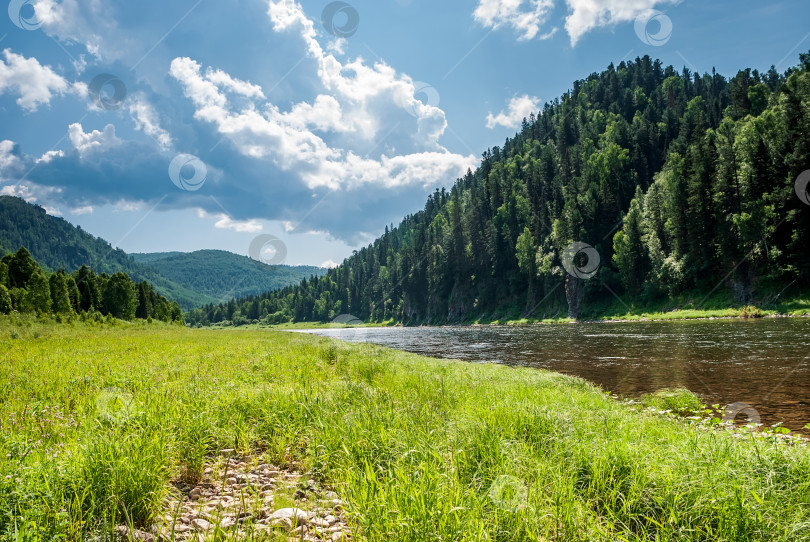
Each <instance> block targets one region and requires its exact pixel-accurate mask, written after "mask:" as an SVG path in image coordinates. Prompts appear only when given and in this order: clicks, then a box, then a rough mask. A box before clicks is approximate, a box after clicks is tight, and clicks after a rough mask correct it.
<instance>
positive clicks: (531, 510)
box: [0, 317, 810, 541]
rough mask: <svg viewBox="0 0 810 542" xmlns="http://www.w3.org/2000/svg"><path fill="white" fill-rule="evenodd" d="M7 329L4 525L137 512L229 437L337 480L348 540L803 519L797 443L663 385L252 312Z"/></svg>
mask: <svg viewBox="0 0 810 542" xmlns="http://www.w3.org/2000/svg"><path fill="white" fill-rule="evenodd" d="M0 349H2V351H3V352H4V354H3V359H4V363H3V364H2V365H1V366H0V387H1V388H2V389H3V390H4V394H3V396H4V401H2V402H0V420H2V424H3V425H2V426H1V427H0V452H1V453H0V533H1V534H0V537H2V539H4V540H10V539H12V538H14V539H18V538H19V536H18V535H19V533H20V532H21V531H20V529H24V530H25V532H26V533H27V534H30V538H28V539H42V540H44V539H53V538H57V537H58V536H60V535H63V534H65V533H67V535H66V538H68V539H78V538H86V537H87V536H88V535H89V533H91V532H96V533H100V532H107V531H109V532H116V530H115V529H116V526H119V525H120V524H121V523H123V522H126V518H129V519H130V520H131V521H132V523H133V528H136V529H148V528H149V526H150V525H151V524H152V523H153V522H154V520H155V517H156V514H158V513H159V512H160V511H161V509H162V508H161V503H162V502H164V501H165V499H166V497H167V496H168V493H169V491H170V488H171V487H172V484H173V483H174V484H176V483H179V482H180V481H182V480H183V479H184V478H187V477H190V478H191V479H192V480H193V479H195V478H196V479H197V480H200V479H203V478H204V474H205V473H204V470H205V466H206V465H208V464H210V462H211V461H212V460H213V459H216V458H217V457H220V456H221V454H222V453H223V451H224V450H234V451H235V453H238V454H240V455H241V456H244V457H253V458H256V461H257V462H263V463H266V464H272V465H274V466H278V468H280V469H290V470H292V471H295V472H298V473H301V475H302V477H301V479H302V480H309V479H312V480H314V482H315V483H316V484H317V485H318V487H320V488H323V489H324V490H328V491H333V492H334V493H335V494H336V495H338V497H339V499H340V500H341V503H342V504H341V508H342V514H343V516H342V517H343V518H344V520H345V522H346V525H347V528H346V532H350V533H352V534H351V536H352V539H354V540H428V539H440V538H441V539H447V540H450V539H455V540H495V539H498V540H526V539H531V540H608V539H610V540H614V539H625V540H639V541H640V540H649V539H656V538H657V539H658V540H675V539H678V540H707V539H713V540H718V539H721V540H757V539H762V540H765V539H767V540H786V541H787V540H807V539H810V534H808V533H807V530H806V528H805V526H806V525H807V524H808V522H810V510H808V509H807V507H806V503H807V502H808V499H810V452H808V449H807V447H806V446H800V445H795V444H793V443H792V442H788V441H784V440H782V439H779V438H775V437H773V438H772V437H768V436H758V437H756V438H751V437H750V436H749V437H747V438H735V437H734V436H733V434H726V432H725V431H721V432H718V431H713V430H707V429H706V428H705V427H701V426H699V425H698V424H695V423H692V422H690V421H689V420H684V419H673V418H670V417H668V416H664V415H661V414H660V412H661V411H666V410H671V409H672V408H677V407H678V405H679V404H681V402H682V396H678V395H674V396H673V397H675V399H672V400H670V399H667V398H666V397H663V398H662V397H659V398H658V399H657V400H658V401H663V402H659V403H654V402H648V403H643V404H639V405H633V404H624V403H622V402H620V401H617V400H616V399H615V398H613V397H611V396H609V395H607V394H605V393H604V392H603V391H601V390H600V389H599V388H597V387H596V386H593V385H591V384H589V383H587V382H585V381H584V380H581V379H579V378H574V377H570V376H564V375H561V374H558V373H553V372H550V371H541V370H535V369H528V368H512V367H508V366H503V365H496V364H470V363H463V362H456V361H448V360H436V359H431V358H426V357H422V356H418V355H414V354H408V353H405V352H400V351H395V350H391V349H387V348H383V347H379V346H374V345H368V344H363V345H351V344H347V343H343V342H339V341H335V340H331V339H327V338H319V337H314V336H310V335H306V334H298V333H279V332H273V331H262V330H258V331H257V330H245V329H236V330H234V329H231V330H221V331H220V330H193V329H188V328H182V327H178V326H169V325H159V324H151V325H149V324H145V323H134V324H129V323H116V324H115V325H109V324H85V323H80V322H74V323H73V324H55V323H53V322H50V321H45V322H43V321H36V320H26V319H22V318H19V317H18V318H15V319H11V318H3V319H0ZM668 401H670V402H668ZM671 401H674V403H673V402H671ZM687 402H688V401H687ZM670 407H672V408H670ZM214 472H216V471H214ZM79 489H81V491H79ZM275 500H276V501H278V502H286V503H288V504H289V501H288V500H285V498H284V497H283V496H282V495H276V496H275ZM245 521H246V522H248V523H251V522H258V518H251V517H248V518H247V519H245ZM276 534H278V536H282V535H284V531H283V530H279V531H277V530H276V529H275V526H271V528H270V529H269V530H267V531H264V532H263V536H271V535H272V536H276ZM217 536H219V538H217ZM234 536H235V535H233V534H229V532H223V533H220V534H218V535H215V534H212V535H211V536H210V537H209V538H207V540H208V539H210V540H214V539H215V538H216V539H217V540H233V539H235V538H234ZM284 536H285V537H286V535H284Z"/></svg>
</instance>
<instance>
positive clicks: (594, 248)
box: [187, 53, 810, 324]
mask: <svg viewBox="0 0 810 542" xmlns="http://www.w3.org/2000/svg"><path fill="white" fill-rule="evenodd" d="M809 168H810V53H808V54H804V55H801V64H800V65H799V66H797V67H794V68H790V69H789V70H787V71H786V72H785V73H778V72H777V71H776V70H775V69H774V68H771V69H770V70H769V71H768V72H767V73H761V72H759V71H757V70H752V69H745V70H742V71H740V72H739V73H737V75H735V76H734V77H732V78H726V77H724V76H722V75H720V74H718V73H716V72H715V71H713V72H712V73H711V74H703V75H700V74H697V73H691V72H690V71H689V70H687V69H683V70H682V71H678V70H677V69H675V68H673V67H671V66H669V67H664V66H662V64H661V62H659V61H654V60H652V59H651V58H649V57H647V56H645V57H643V58H637V59H636V60H635V61H630V62H622V63H620V64H619V65H618V66H614V65H612V64H611V65H610V66H609V67H608V68H607V69H606V70H605V71H603V72H602V73H599V74H596V73H595V74H592V75H591V76H589V77H587V78H586V79H584V80H581V81H577V82H575V83H574V85H573V89H572V90H570V91H569V92H568V93H566V94H565V95H563V96H562V97H561V98H559V99H557V100H555V101H554V102H553V103H548V104H546V105H545V106H544V108H543V110H542V111H541V112H538V113H537V114H536V115H535V114H532V115H531V116H530V117H529V118H528V119H524V122H523V126H522V129H521V130H520V132H519V133H517V134H516V135H515V136H514V137H513V138H510V139H507V140H506V141H505V142H504V144H503V146H502V147H493V148H491V149H488V150H487V151H486V152H484V153H483V155H482V160H481V164H480V166H479V167H478V168H477V169H476V171H474V172H473V171H468V172H467V174H466V175H465V176H464V177H463V178H461V179H459V180H458V181H457V182H456V183H455V184H454V186H453V187H452V188H451V189H450V190H445V189H442V190H438V189H437V190H436V191H435V193H433V194H432V195H431V196H430V197H429V198H428V200H427V203H426V205H425V208H424V210H422V211H420V212H417V213H415V214H413V215H410V216H407V217H405V219H404V220H403V221H402V222H401V223H400V224H399V226H397V227H394V228H392V229H390V230H389V228H387V227H386V229H385V233H384V234H383V235H382V236H381V237H380V238H379V239H377V240H376V241H375V242H374V243H373V244H371V245H370V246H368V247H366V248H363V249H362V250H360V251H357V252H355V253H354V254H353V255H352V256H351V257H349V258H347V259H346V260H345V261H344V262H343V264H342V265H341V266H339V267H337V268H336V269H332V270H330V271H329V272H328V273H327V274H326V275H325V276H323V277H320V278H312V279H307V280H304V281H302V282H301V284H300V285H298V286H294V287H287V288H284V289H282V290H279V291H276V292H271V293H267V294H263V295H259V296H248V297H245V298H243V299H241V300H239V301H231V302H229V303H225V304H221V305H213V304H211V305H207V306H204V307H202V308H200V309H197V310H193V311H191V312H190V313H189V314H188V315H187V321H189V322H190V323H192V324H211V323H217V322H231V323H235V324H239V323H245V322H255V321H260V322H264V323H282V322H289V321H329V320H331V319H332V318H334V317H335V316H337V315H339V314H342V313H351V314H353V315H356V316H357V317H359V318H361V319H363V320H366V321H385V320H393V321H398V322H403V323H406V324H407V323H410V324H414V323H444V322H457V321H464V320H469V319H470V318H471V317H481V316H486V315H493V314H494V315H497V314H499V313H507V312H509V311H513V312H517V313H518V314H520V315H522V316H524V317H529V318H546V317H565V316H568V317H571V318H577V317H582V316H584V315H587V316H592V315H594V314H595V311H598V310H603V308H604V307H609V306H615V305H616V304H617V303H620V304H621V305H622V306H623V307H631V306H634V305H639V304H640V305H647V306H649V305H652V304H658V305H659V306H660V307H667V306H670V307H671V306H676V305H678V304H679V303H680V302H681V300H683V299H688V300H690V301H689V303H691V305H692V306H697V305H699V304H700V302H701V301H700V300H701V299H705V298H707V297H709V296H712V295H714V296H720V297H721V298H722V299H724V300H726V302H728V303H737V304H751V303H760V304H762V303H769V302H773V301H774V300H775V299H778V297H779V296H780V295H782V294H783V293H784V292H786V291H787V292H788V295H789V294H790V293H793V292H797V291H801V290H802V289H803V288H806V286H807V277H808V271H810V252H808V251H807V250H806V248H805V247H806V243H807V239H808V234H810V231H809V230H810V209H808V207H807V205H806V204H805V203H803V201H802V199H801V198H799V197H797V194H796V193H795V183H796V179H797V177H798V176H799V174H800V173H802V172H803V171H805V170H807V169H809ZM804 199H805V200H806V199H807V198H806V197H805V198H804ZM600 307H601V308H602V309H600Z"/></svg>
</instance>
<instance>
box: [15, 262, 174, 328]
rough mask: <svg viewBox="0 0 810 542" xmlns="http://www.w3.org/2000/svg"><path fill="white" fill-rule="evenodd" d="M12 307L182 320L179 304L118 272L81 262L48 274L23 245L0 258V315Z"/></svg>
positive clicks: (97, 316)
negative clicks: (102, 270) (72, 268)
mask: <svg viewBox="0 0 810 542" xmlns="http://www.w3.org/2000/svg"><path fill="white" fill-rule="evenodd" d="M12 311H18V312H28V313H37V314H55V315H57V316H59V317H63V316H64V317H72V316H74V315H76V314H80V315H81V317H82V318H92V319H95V320H100V319H101V317H102V316H111V317H114V318H120V319H123V320H132V319H133V318H142V319H145V320H147V319H155V320H163V321H165V322H182V312H181V311H180V306H179V305H178V304H177V303H175V302H172V301H169V300H168V299H166V298H165V297H163V296H162V295H160V294H158V293H157V292H155V290H154V289H153V288H152V286H151V285H150V284H149V283H148V282H146V281H141V282H140V283H137V284H136V283H135V282H133V281H132V279H131V278H130V277H129V276H128V275H127V274H126V273H123V272H121V271H118V272H117V273H113V275H112V276H110V275H108V274H106V273H101V274H96V273H95V271H94V270H92V269H90V268H89V267H87V266H85V265H83V266H81V267H80V268H79V269H77V270H76V271H74V272H73V273H70V274H68V273H66V272H65V271H64V269H59V270H58V271H55V272H53V273H49V272H47V271H45V270H43V269H42V267H41V266H40V265H39V263H37V261H36V260H34V259H33V258H32V257H31V253H30V252H28V250H26V248H25V247H21V248H20V249H19V250H17V252H15V253H13V254H6V255H5V256H3V258H2V259H0V314H9V313H10V312H12Z"/></svg>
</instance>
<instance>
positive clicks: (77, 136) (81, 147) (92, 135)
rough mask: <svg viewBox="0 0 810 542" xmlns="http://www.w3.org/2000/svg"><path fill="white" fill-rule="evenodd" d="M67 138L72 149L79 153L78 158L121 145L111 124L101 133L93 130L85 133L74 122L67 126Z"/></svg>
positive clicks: (79, 125) (80, 126)
mask: <svg viewBox="0 0 810 542" xmlns="http://www.w3.org/2000/svg"><path fill="white" fill-rule="evenodd" d="M68 137H69V139H70V142H71V144H73V147H74V148H75V149H76V150H77V151H79V156H82V157H85V156H86V155H88V154H90V153H92V152H95V151H98V150H103V149H108V148H110V147H115V146H118V145H120V144H121V143H122V141H121V140H120V139H119V138H118V137H117V136H116V135H115V126H113V125H112V124H108V125H107V126H105V127H104V130H103V131H99V130H93V131H92V132H87V133H85V131H84V129H83V128H82V125H81V124H79V123H77V122H76V123H73V124H71V125H70V126H68Z"/></svg>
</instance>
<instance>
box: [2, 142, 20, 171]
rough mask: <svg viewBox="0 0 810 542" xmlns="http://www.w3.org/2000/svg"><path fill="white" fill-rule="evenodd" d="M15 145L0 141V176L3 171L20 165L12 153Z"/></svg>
mask: <svg viewBox="0 0 810 542" xmlns="http://www.w3.org/2000/svg"><path fill="white" fill-rule="evenodd" d="M15 147H16V143H14V142H13V141H9V140H8V139H4V140H3V141H0V174H1V173H2V172H3V170H6V169H10V168H11V167H13V166H16V165H18V164H19V163H20V159H19V158H18V157H17V155H16V154H15V153H14V149H15Z"/></svg>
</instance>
